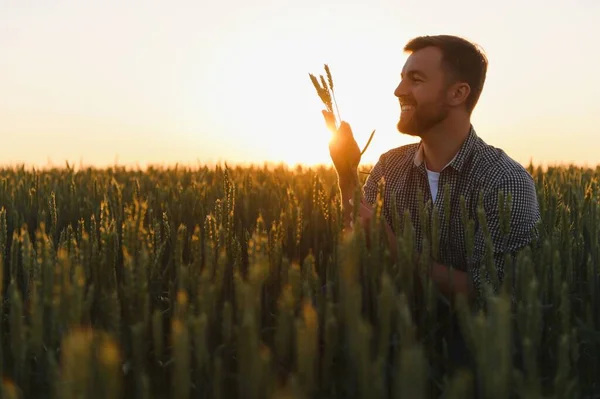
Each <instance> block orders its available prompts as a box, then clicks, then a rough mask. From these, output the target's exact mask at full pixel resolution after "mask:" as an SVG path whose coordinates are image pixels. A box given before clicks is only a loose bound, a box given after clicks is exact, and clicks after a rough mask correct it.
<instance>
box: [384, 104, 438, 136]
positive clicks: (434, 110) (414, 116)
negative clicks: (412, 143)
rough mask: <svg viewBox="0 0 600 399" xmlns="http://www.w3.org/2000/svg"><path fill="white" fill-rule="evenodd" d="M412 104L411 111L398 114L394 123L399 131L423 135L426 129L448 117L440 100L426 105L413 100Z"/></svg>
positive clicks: (411, 134) (412, 134)
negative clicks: (398, 116)
mask: <svg viewBox="0 0 600 399" xmlns="http://www.w3.org/2000/svg"><path fill="white" fill-rule="evenodd" d="M413 104H414V109H413V110H412V111H408V112H407V113H406V114H405V115H404V116H402V114H401V115H400V120H399V121H398V123H397V125H396V128H397V129H398V131H399V132H400V133H404V134H407V135H410V136H417V137H423V135H424V134H426V133H427V131H429V130H430V129H431V128H433V127H434V126H436V125H438V124H439V123H441V122H443V121H444V120H445V119H446V118H447V117H448V113H449V110H448V108H447V107H446V106H445V104H444V103H443V101H441V100H440V101H437V102H435V103H432V104H427V105H418V104H416V103H415V102H413Z"/></svg>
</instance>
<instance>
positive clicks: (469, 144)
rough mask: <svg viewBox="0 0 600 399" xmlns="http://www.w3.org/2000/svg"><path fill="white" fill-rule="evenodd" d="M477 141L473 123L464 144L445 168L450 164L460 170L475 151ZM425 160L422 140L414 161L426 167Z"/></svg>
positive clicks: (417, 164) (417, 165)
mask: <svg viewBox="0 0 600 399" xmlns="http://www.w3.org/2000/svg"><path fill="white" fill-rule="evenodd" d="M476 141H477V133H476V132H475V128H473V125H471V128H470V130H469V134H468V135H467V138H466V140H465V141H464V142H463V144H462V145H461V147H460V149H459V150H458V152H457V153H456V155H454V158H453V159H452V161H450V162H449V163H448V165H446V166H445V167H444V169H445V168H446V167H448V166H450V167H452V168H453V169H455V170H456V171H458V172H460V170H461V169H462V167H463V165H464V163H465V161H466V159H467V158H468V157H469V155H470V154H471V152H473V149H474V148H475V142H476ZM424 161H425V157H424V154H423V142H422V141H421V142H420V143H419V146H418V147H417V151H416V152H415V157H414V160H413V163H414V166H415V167H421V166H422V167H423V168H424V167H425V162H424Z"/></svg>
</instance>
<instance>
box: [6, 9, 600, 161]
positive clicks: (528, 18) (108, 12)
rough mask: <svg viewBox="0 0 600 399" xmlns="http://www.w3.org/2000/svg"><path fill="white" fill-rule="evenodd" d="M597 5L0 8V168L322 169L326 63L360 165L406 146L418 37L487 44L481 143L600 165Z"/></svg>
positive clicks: (520, 156)
mask: <svg viewBox="0 0 600 399" xmlns="http://www.w3.org/2000/svg"><path fill="white" fill-rule="evenodd" d="M598 21H600V2H598V1H594V0H572V1H553V0H546V1H541V0H530V1H528V2H525V1H523V2H521V1H515V0H503V1H496V2H491V1H481V0H454V1H451V2H450V1H437V0H435V1H434V0H431V1H426V2H417V1H404V0H370V1H366V0H364V1H355V0H344V1H342V0H302V1H288V0H221V1H210V2H209V1H206V0H199V1H198V0H196V1H185V0H181V1H169V2H167V1H149V0H146V1H113V0H103V1H95V0H94V1H93V0H88V1H66V0H52V1H48V0H44V1H41V0H17V1H14V0H0V55H1V56H0V137H1V138H2V142H3V144H2V145H0V164H2V165H14V164H22V163H24V164H26V165H33V166H37V167H44V166H52V165H55V166H56V165H58V166H61V165H64V164H65V162H69V163H70V164H71V165H73V164H75V165H83V166H88V165H92V166H99V167H103V166H110V165H115V164H118V165H132V166H135V165H137V166H142V167H144V166H147V165H150V164H153V165H168V164H174V163H179V164H191V165H198V164H214V163H215V162H217V163H222V162H227V163H228V164H234V163H256V164H261V165H262V164H264V163H265V162H273V163H278V162H285V163H288V164H290V165H293V164H297V163H302V164H307V165H312V164H317V163H325V164H331V161H330V158H329V154H328V149H327V143H328V140H329V132H328V131H327V130H326V127H325V124H324V122H323V118H322V115H321V112H320V111H321V109H322V108H323V105H322V103H321V102H320V100H319V98H318V97H317V94H316V91H315V89H314V87H313V86H312V83H311V82H310V79H309V76H308V74H309V73H313V74H317V75H318V74H323V73H324V70H323V66H324V64H328V65H329V66H330V68H331V71H332V74H333V80H334V85H335V86H334V87H335V92H336V99H337V103H338V106H339V110H340V113H341V116H342V119H344V120H346V121H348V122H349V123H350V124H351V126H352V127H353V131H354V135H355V137H356V140H357V142H358V144H359V146H361V147H362V146H363V145H364V144H365V143H366V141H367V140H368V137H369V134H370V133H371V131H372V130H373V129H376V133H375V136H374V138H373V141H372V143H371V145H370V147H369V149H368V150H367V152H366V153H365V155H364V156H363V160H362V164H364V165H368V164H373V163H375V162H376V161H377V159H378V158H379V156H380V155H381V154H382V153H384V152H386V151H387V150H389V149H392V148H395V147H398V146H401V145H405V144H408V143H412V142H415V141H416V139H415V138H412V137H407V136H405V135H402V134H401V133H398V132H397V130H396V122H397V120H398V117H399V106H398V102H397V99H396V97H395V96H394V95H393V92H394V89H395V88H396V86H397V84H398V82H399V76H400V71H401V69H402V66H403V64H404V62H405V60H406V57H407V54H405V53H403V51H402V48H403V46H404V44H405V43H406V42H407V41H408V40H410V39H411V38H413V37H416V36H420V35H432V34H442V33H443V34H454V35H458V36H462V37H464V38H466V39H469V40H471V41H473V42H475V43H477V44H478V45H480V46H481V47H482V48H483V49H484V51H485V53H486V56H487V57H488V59H489V67H488V76H487V80H486V83H485V87H484V90H483V93H482V95H481V98H480V100H479V104H478V105H477V108H476V109H475V111H474V113H473V116H472V123H473V126H474V127H475V129H476V131H477V133H478V135H479V136H480V137H482V138H483V139H484V140H485V141H486V142H487V143H488V144H491V145H494V146H496V147H499V148H502V149H503V150H504V151H506V152H507V153H508V154H509V155H510V156H511V157H513V158H514V159H515V160H517V161H518V162H520V163H522V164H524V165H526V164H528V163H529V162H533V163H534V164H538V165H551V164H552V165H556V164H566V163H574V164H578V165H588V166H592V165H596V164H597V163H600V151H599V150H598V147H597V145H596V144H595V143H596V141H597V137H598V135H599V134H600V68H599V65H600V52H599V51H597V45H596V43H595V40H597V38H600V24H598Z"/></svg>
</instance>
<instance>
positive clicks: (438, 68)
mask: <svg viewBox="0 0 600 399" xmlns="http://www.w3.org/2000/svg"><path fill="white" fill-rule="evenodd" d="M447 89H448V84H447V82H446V76H445V73H444V69H443V66H442V52H441V51H440V50H439V49H438V48H435V47H427V48H424V49H421V50H418V51H415V52H414V53H412V54H411V55H410V57H409V58H408V60H407V61H406V63H405V64H404V68H403V69H402V80H401V82H400V84H399V85H398V87H397V88H396V90H395V91H394V94H395V95H396V97H398V100H399V102H400V108H401V113H400V120H399V121H398V124H397V128H398V131H399V132H401V133H405V134H409V135H412V136H419V137H422V135H423V134H425V133H426V132H427V131H428V130H429V129H430V128H432V127H433V126H435V125H437V124H438V123H440V122H441V121H443V120H444V119H445V118H446V117H447V116H448V113H449V110H450V107H449V106H448V105H447V104H446V91H447Z"/></svg>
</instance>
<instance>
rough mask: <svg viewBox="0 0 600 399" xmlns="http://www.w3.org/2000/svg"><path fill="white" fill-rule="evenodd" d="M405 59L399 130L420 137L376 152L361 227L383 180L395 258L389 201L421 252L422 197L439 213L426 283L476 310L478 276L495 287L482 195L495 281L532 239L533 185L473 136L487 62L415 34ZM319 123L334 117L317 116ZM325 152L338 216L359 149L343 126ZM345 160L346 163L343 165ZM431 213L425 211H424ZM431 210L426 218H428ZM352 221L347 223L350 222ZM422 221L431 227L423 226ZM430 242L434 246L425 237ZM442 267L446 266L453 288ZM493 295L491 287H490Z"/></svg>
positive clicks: (456, 44) (451, 39)
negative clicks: (508, 200) (503, 204)
mask: <svg viewBox="0 0 600 399" xmlns="http://www.w3.org/2000/svg"><path fill="white" fill-rule="evenodd" d="M404 51H405V52H407V53H409V54H410V55H409V57H408V59H407V61H406V63H405V65H404V67H403V69H402V73H401V80H400V83H399V85H398V87H397V88H396V90H395V92H394V94H395V96H396V97H397V98H398V100H399V103H400V109H401V112H400V118H399V122H398V124H397V129H398V131H399V132H401V133H403V134H407V135H411V136H418V137H420V138H421V141H420V142H419V143H416V144H410V145H406V146H402V147H398V148H394V149H392V150H390V151H388V152H386V153H384V154H383V155H381V156H380V158H379V161H378V162H377V163H376V164H375V166H374V168H373V170H372V171H371V173H370V176H369V178H368V179H367V182H366V184H365V185H364V187H363V194H364V196H363V198H362V201H361V202H362V204H361V207H360V211H361V221H362V223H363V225H364V226H365V227H366V226H368V221H369V220H370V218H371V216H372V211H371V207H372V205H373V204H374V202H375V200H376V196H377V190H378V183H379V182H380V181H381V180H382V179H383V181H384V183H385V192H384V209H383V213H384V216H385V218H386V220H387V222H388V226H387V235H388V239H389V243H390V250H391V252H392V253H393V254H394V256H395V255H396V254H395V234H397V233H398V232H397V231H394V230H393V227H392V220H393V211H394V210H393V209H392V206H393V205H392V204H393V202H394V201H395V203H396V209H395V210H396V212H398V215H400V218H399V220H400V230H399V231H400V232H402V229H403V218H402V215H403V214H404V212H405V211H406V210H408V211H409V212H410V216H411V221H412V225H413V226H414V227H415V232H416V237H417V239H416V248H415V250H417V251H418V252H419V253H420V252H421V249H422V240H423V232H422V231H421V228H420V226H421V222H420V221H419V200H418V199H419V195H420V194H421V195H422V197H423V200H424V202H428V201H431V203H430V206H433V207H437V208H438V210H439V211H440V217H441V220H440V222H441V223H440V226H441V229H440V246H439V257H438V260H439V261H438V262H433V264H432V267H431V278H432V279H433V280H434V281H435V282H436V283H437V286H438V287H439V289H440V290H441V292H442V293H444V294H446V295H447V296H448V297H453V296H454V295H455V294H457V293H463V294H465V295H466V296H467V297H468V298H469V299H471V301H472V302H475V303H476V304H478V305H482V302H483V301H482V299H483V292H482V284H481V281H482V279H485V280H486V281H487V282H488V283H490V284H493V281H494V280H493V279H492V277H491V276H490V275H489V274H488V273H487V272H482V274H483V275H482V274H480V269H479V265H481V264H482V262H483V261H484V255H485V235H484V231H483V229H482V228H481V226H480V225H479V223H478V214H477V207H478V201H479V196H480V193H481V194H482V196H483V208H484V211H485V217H486V220H487V224H488V227H489V232H490V235H491V238H492V242H493V251H494V253H493V258H494V264H495V268H496V273H497V276H498V281H499V282H500V283H501V282H502V281H503V277H504V254H506V253H510V254H515V253H516V252H517V251H518V250H520V249H522V248H523V247H525V246H526V245H528V244H529V243H530V242H531V241H532V239H533V238H535V237H536V236H537V227H536V226H537V223H538V221H539V220H540V212H539V206H538V202H537V195H536V190H535V185H534V182H533V179H532V177H531V176H530V175H529V173H528V172H527V170H526V169H525V168H524V167H523V166H522V165H520V164H519V163H517V162H516V161H514V160H513V159H512V158H510V157H509V156H508V155H507V154H506V153H505V152H504V151H503V150H501V149H499V148H495V147H493V146H491V145H488V144H487V143H485V142H484V141H483V140H482V139H481V138H480V137H479V136H478V135H477V133H476V132H475V128H474V127H473V125H472V123H471V115H472V113H473V110H474V108H475V105H476V104H477V102H478V100H479V97H480V95H481V92H482V89H483V86H484V82H485V78H486V72H487V59H486V57H485V55H484V54H483V53H482V52H481V51H480V50H479V49H478V47H477V46H475V45H474V44H472V43H470V42H469V41H467V40H465V39H463V38H460V37H457V36H450V35H439V36H422V37H417V38H415V39H413V40H411V41H410V42H408V43H407V44H406V46H405V47H404ZM324 116H325V118H326V120H328V118H331V115H330V114H328V113H327V112H325V111H324ZM330 154H331V157H332V160H333V161H334V165H335V167H336V170H337V172H338V177H339V185H340V190H341V194H342V201H343V206H344V209H345V211H346V212H345V214H346V215H349V211H350V209H351V206H350V201H351V198H352V195H353V193H354V191H355V189H356V188H357V187H358V184H359V182H358V178H357V167H358V163H359V161H360V152H359V150H358V146H357V145H356V142H355V141H354V138H353V136H352V132H351V129H350V126H349V125H348V124H347V123H345V122H343V123H342V124H341V126H340V128H339V130H338V131H337V132H336V134H335V135H334V138H333V140H332V141H331V143H330ZM348 160H351V162H348ZM445 185H448V186H449V192H448V194H449V197H450V198H449V199H448V200H449V203H450V222H449V223H448V224H446V221H445V220H444V218H443V214H444V202H445V201H446V198H444V186H445ZM500 191H502V192H503V193H504V195H506V196H508V195H509V194H510V195H511V196H512V209H511V214H510V215H511V219H510V234H509V235H508V237H503V235H502V231H501V227H500V212H499V209H498V208H499V200H498V194H499V192H500ZM461 196H463V197H464V198H465V203H466V206H467V210H468V213H469V217H470V218H471V219H473V220H474V221H475V236H474V252H473V256H472V258H471V259H467V245H466V242H465V229H464V226H463V223H462V217H461V216H462V215H461V212H460V198H461ZM430 209H431V208H430ZM431 213H432V212H431ZM347 222H349V218H348V219H347ZM426 223H431V221H427V222H426ZM430 242H431V241H430ZM449 268H452V269H453V277H452V279H453V280H452V281H453V284H450V274H449V273H448V270H449ZM493 288H494V289H495V290H497V289H498V288H499V287H498V284H495V285H494V284H493Z"/></svg>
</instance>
